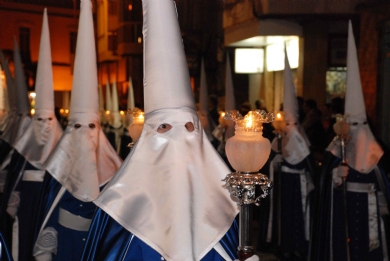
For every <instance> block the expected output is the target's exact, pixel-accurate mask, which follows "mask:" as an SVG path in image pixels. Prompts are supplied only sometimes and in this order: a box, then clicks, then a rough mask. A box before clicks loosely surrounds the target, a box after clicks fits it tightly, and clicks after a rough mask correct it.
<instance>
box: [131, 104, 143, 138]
mask: <svg viewBox="0 0 390 261" xmlns="http://www.w3.org/2000/svg"><path fill="white" fill-rule="evenodd" d="M132 113H133V122H132V123H131V124H130V126H129V134H130V137H131V139H132V140H133V144H134V143H135V142H136V141H137V140H138V138H139V136H140V135H141V132H142V128H143V127H144V113H143V112H142V111H141V110H140V109H138V108H134V109H133V110H132Z"/></svg>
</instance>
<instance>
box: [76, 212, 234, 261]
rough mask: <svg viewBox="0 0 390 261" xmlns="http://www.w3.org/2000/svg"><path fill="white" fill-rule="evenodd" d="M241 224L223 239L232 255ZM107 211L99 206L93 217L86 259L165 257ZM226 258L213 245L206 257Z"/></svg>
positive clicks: (214, 260)
mask: <svg viewBox="0 0 390 261" xmlns="http://www.w3.org/2000/svg"><path fill="white" fill-rule="evenodd" d="M237 235H238V225H237V222H236V221H234V223H233V225H232V226H231V228H230V229H229V231H228V232H227V233H226V235H225V236H224V237H223V238H222V239H221V241H220V243H221V245H222V246H223V248H224V249H225V250H226V252H227V253H228V254H229V256H230V257H231V258H232V259H236V258H237V254H236V252H237V246H238V237H237ZM132 237H133V234H132V233H130V232H129V231H127V230H126V229H125V228H124V227H122V226H121V225H120V224H119V223H117V222H116V221H115V220H114V219H112V218H111V217H110V216H109V215H108V214H107V213H105V212H104V211H103V210H101V209H100V208H98V209H97V211H96V213H95V216H94V219H93V221H92V224H91V227H90V230H89V235H88V238H87V241H86V243H85V248H84V251H83V254H82V257H81V260H82V261H103V260H104V261H117V260H121V261H136V260H137V261H138V260H147V261H152V260H161V255H160V254H159V253H158V252H156V251H155V250H154V249H152V248H151V247H150V246H148V245H147V244H145V243H144V242H142V241H141V240H140V239H139V238H137V237H135V236H134V237H133V238H132ZM219 260H221V261H223V260H224V259H223V258H222V257H221V256H220V255H219V254H218V253H217V252H216V251H215V250H214V249H212V250H211V251H210V252H209V253H208V254H207V255H206V256H205V257H204V258H203V259H202V261H219Z"/></svg>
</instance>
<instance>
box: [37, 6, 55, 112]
mask: <svg viewBox="0 0 390 261" xmlns="http://www.w3.org/2000/svg"><path fill="white" fill-rule="evenodd" d="M38 61H39V62H38V69H37V77H36V84H35V91H36V93H37V96H36V98H35V111H38V110H48V111H53V112H54V90H53V70H52V63H51V48H50V34H49V24H48V20H47V10H46V8H45V10H44V13H43V23H42V33H41V43H40V46H39V57H38Z"/></svg>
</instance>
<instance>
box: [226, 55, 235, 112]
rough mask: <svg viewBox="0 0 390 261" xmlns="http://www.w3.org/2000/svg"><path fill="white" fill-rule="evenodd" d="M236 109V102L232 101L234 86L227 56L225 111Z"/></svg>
mask: <svg viewBox="0 0 390 261" xmlns="http://www.w3.org/2000/svg"><path fill="white" fill-rule="evenodd" d="M235 109H236V101H235V99H234V86H233V78H232V69H231V67H230V59H229V54H227V58H226V74H225V111H226V112H228V111H231V110H235Z"/></svg>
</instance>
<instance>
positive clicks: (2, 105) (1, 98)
mask: <svg viewBox="0 0 390 261" xmlns="http://www.w3.org/2000/svg"><path fill="white" fill-rule="evenodd" d="M2 71H3V69H2V67H1V65H0V72H2ZM6 95H7V89H6V85H5V81H4V80H3V79H2V78H0V110H3V111H5V110H7V97H6Z"/></svg>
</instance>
